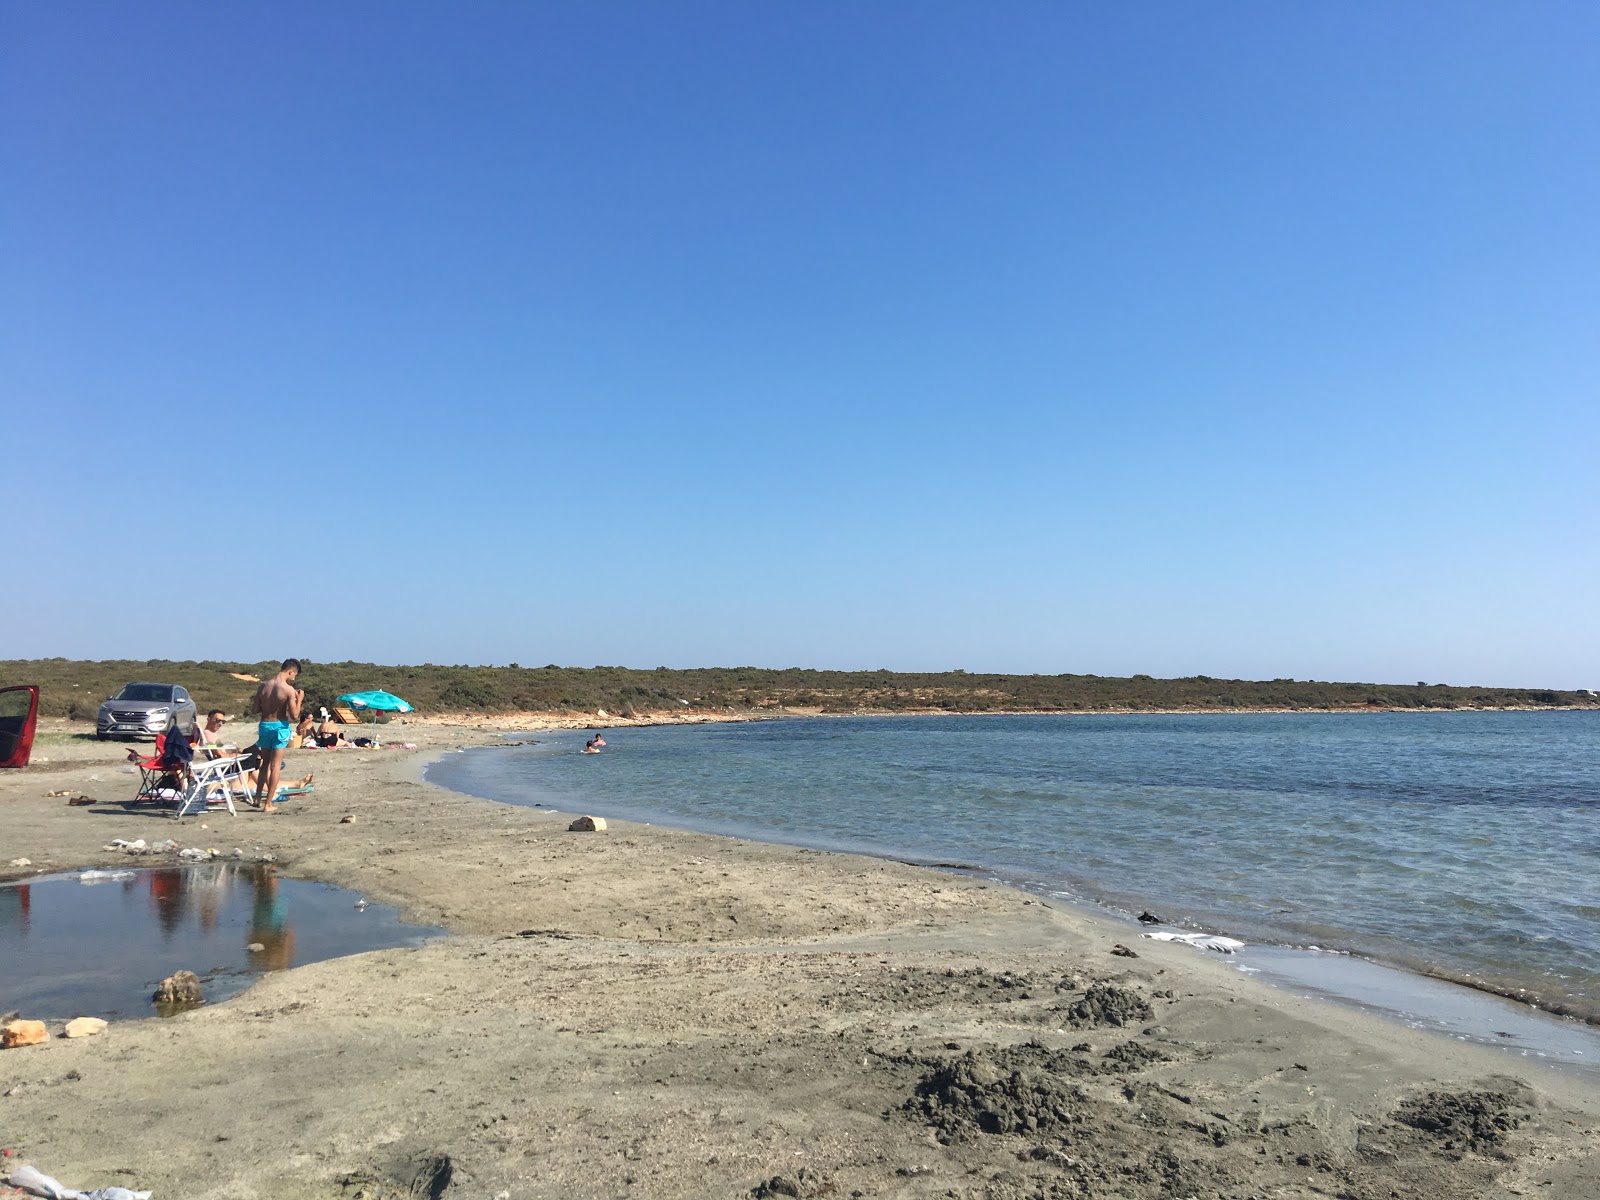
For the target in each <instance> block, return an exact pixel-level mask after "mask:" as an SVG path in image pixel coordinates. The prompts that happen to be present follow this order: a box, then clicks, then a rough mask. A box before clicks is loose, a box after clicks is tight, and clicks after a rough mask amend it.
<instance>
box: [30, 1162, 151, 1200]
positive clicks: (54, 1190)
mask: <svg viewBox="0 0 1600 1200" xmlns="http://www.w3.org/2000/svg"><path fill="white" fill-rule="evenodd" d="M6 1182H7V1183H8V1184H10V1185H11V1186H12V1187H14V1188H21V1189H22V1190H23V1191H25V1192H27V1193H28V1194H29V1195H30V1196H43V1197H44V1198H45V1200H150V1193H149V1192H135V1191H131V1190H130V1189H128V1188H125V1187H105V1188H95V1190H94V1191H92V1192H80V1191H78V1190H77V1189H76V1188H69V1187H63V1186H62V1185H61V1183H60V1182H59V1181H57V1180H55V1179H52V1178H50V1176H48V1175H46V1174H45V1173H44V1172H43V1171H41V1170H39V1169H38V1168H37V1167H26V1166H25V1167H13V1168H12V1171H11V1174H9V1175H7V1176H6Z"/></svg>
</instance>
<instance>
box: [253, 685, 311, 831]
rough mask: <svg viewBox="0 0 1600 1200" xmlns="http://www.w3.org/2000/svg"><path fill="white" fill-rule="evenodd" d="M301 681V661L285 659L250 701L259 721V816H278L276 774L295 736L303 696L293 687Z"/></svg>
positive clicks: (257, 772) (257, 782)
mask: <svg viewBox="0 0 1600 1200" xmlns="http://www.w3.org/2000/svg"><path fill="white" fill-rule="evenodd" d="M298 678H300V660H299V659H297V658H286V659H284V660H283V667H282V669H281V670H279V672H278V673H277V674H276V675H274V676H273V677H272V678H271V679H269V680H267V681H266V682H265V683H263V684H262V685H261V686H260V687H258V688H257V689H256V695H255V699H253V700H251V701H250V711H251V712H253V713H255V714H257V715H258V716H259V717H260V718H261V725H260V727H259V729H258V735H257V737H256V753H257V754H258V755H260V757H261V767H260V769H259V770H257V771H256V795H257V796H258V797H260V798H261V811H262V812H277V811H278V806H277V805H276V804H274V803H273V802H272V798H273V797H274V796H276V795H277V794H278V772H279V771H281V770H282V769H283V752H284V751H285V750H287V749H288V748H289V739H290V738H291V737H292V736H294V726H295V722H296V721H298V720H299V719H300V705H301V704H302V703H303V702H304V701H305V698H306V694H305V692H303V691H301V690H300V689H299V688H297V687H295V686H294V681H295V680H296V679H298Z"/></svg>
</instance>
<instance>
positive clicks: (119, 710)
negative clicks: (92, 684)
mask: <svg viewBox="0 0 1600 1200" xmlns="http://www.w3.org/2000/svg"><path fill="white" fill-rule="evenodd" d="M198 716H199V714H198V713H197V712H196V710H195V704H194V701H193V700H191V699H189V693H188V692H186V691H184V689H183V688H181V687H179V686H178V685H177V684H175V683H130V684H128V685H127V686H125V687H124V688H123V689H122V690H121V691H120V692H118V693H117V694H116V695H115V696H113V697H111V699H109V700H107V701H106V702H105V703H104V704H102V705H101V706H100V715H99V716H97V717H96V718H95V721H94V733H95V736H96V737H97V738H99V739H100V740H101V741H102V742H103V741H105V740H106V739H107V738H111V737H156V736H157V735H158V734H162V733H165V732H166V730H167V726H168V725H171V724H172V723H173V722H174V721H176V722H177V723H178V728H179V729H180V730H182V732H183V736H184V737H193V736H194V725H195V720H196V718H197V717H198Z"/></svg>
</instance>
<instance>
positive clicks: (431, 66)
mask: <svg viewBox="0 0 1600 1200" xmlns="http://www.w3.org/2000/svg"><path fill="white" fill-rule="evenodd" d="M4 26H5V31H4V36H3V37H0V114H3V116H0V161H3V162H5V163H6V164H7V167H6V178H5V181H4V185H3V186H0V239H3V241H0V245H3V247H4V259H3V270H0V395H3V396H4V398H5V401H4V406H5V410H6V412H7V414H8V415H7V417H6V424H5V430H6V433H5V438H4V446H5V454H4V461H5V464H6V477H7V481H8V484H9V490H10V491H11V493H12V495H13V497H15V498H16V500H17V501H18V502H20V512H19V516H20V517H21V519H20V520H19V521H17V522H16V523H15V524H13V525H12V526H11V533H10V538H9V546H10V549H9V550H8V554H7V558H8V561H9V562H10V563H12V564H13V565H14V566H17V567H20V570H18V571H17V572H16V574H15V575H14V576H13V579H16V578H18V577H21V578H25V579H26V581H27V583H28V586H27V587H25V588H17V587H15V586H12V587H8V588H6V589H4V598H3V599H0V657H31V656H42V655H56V654H59V655H67V656H71V657H93V658H109V657H133V658H146V657H174V658H193V659H204V658H218V659H242V660H256V659H262V658H272V657H279V656H282V655H286V654H298V655H302V656H306V657H310V658H314V659H322V660H331V659H346V658H353V659H375V660H380V661H391V662H394V661H399V662H424V661H431V662H443V663H454V662H492V663H505V662H511V661H517V662H521V663H523V664H525V665H527V664H534V663H545V662H557V663H563V664H572V665H591V664H596V663H620V664H625V665H632V666H640V667H653V666H657V665H669V666H702V665H743V664H753V665H763V666H790V665H799V666H819V667H840V668H853V667H861V668H876V667H889V668H894V669H908V670H921V669H945V668H952V667H963V668H965V669H967V670H999V671H1017V672H1051V673H1053V672H1059V671H1075V672H1094V673H1099V674H1129V673H1133V672H1140V671H1142V672H1148V673H1151V674H1155V675H1187V674H1195V673H1203V674H1208V675H1214V676H1245V677H1269V678H1270V677H1276V676H1293V677H1297V678H1302V679H1304V678H1315V679H1358V680H1379V681H1402V682H1409V681H1413V680H1416V679H1427V680H1429V681H1434V682H1453V683H1463V684H1467V683H1482V684H1504V685H1536V684H1537V685H1549V686H1600V633H1597V623H1596V621H1595V614H1596V611H1597V598H1600V567H1597V562H1600V555H1597V554H1596V541H1597V538H1596V530H1597V528H1600V520H1597V517H1600V483H1597V473H1596V460H1597V455H1596V449H1597V446H1600V417H1597V404H1596V400H1597V397H1600V338H1597V337H1596V332H1597V329H1600V223H1597V222H1596V219H1595V214H1596V213H1597V212H1600V135H1597V134H1596V132H1595V122H1594V116H1595V114H1596V113H1597V112H1600V77H1597V75H1596V73H1595V72H1594V70H1593V59H1592V51H1593V47H1594V46H1595V45H1596V44H1597V41H1600V8H1596V7H1595V6H1593V5H1591V4H1587V3H1583V4H1578V3H1573V4H1561V3H1550V4H1541V5H1537V6H1514V5H1507V4H1503V3H1494V4H1474V3H1462V4H1456V5H1451V6H1448V7H1444V8H1441V7H1440V6H1438V5H1436V4H1403V3H1401V4H1391V5H1383V6H1357V7H1355V8H1351V7H1349V6H1311V5H1282V4H1276V3H1273V4H1268V3H1260V4H1248V3H1241V4H1232V5H1225V6H1198V5H1193V4H1178V3H1171V4H1160V3H1152V4H1141V5H1125V6H1106V5H1090V4H1057V3H1049V4H1045V3H1015V4H1007V5H998V6H995V5H977V4H948V3H918V4H888V3H885V4H867V5H846V4H842V3H805V4H800V3H762V4H748V3H746V4H731V3H730V4H707V3H701V4H696V3H679V4H671V5H664V4H634V3H604V4H580V3H563V4H531V3H530V4H504V3H463V4H455V5H430V4H420V3H406V4H391V3H385V4H360V3H341V4H337V5H312V4H288V3H286V4H273V5H265V4H238V5H214V4H203V3H192V4H171V3H150V4H141V5H124V4H73V5H53V6H37V5H35V6H23V5H13V6H10V7H9V8H8V10H7V12H6V14H5V16H4ZM168 526H186V527H188V528H189V529H190V530H191V531H192V534H193V536H194V538H195V540H194V542H193V543H192V545H191V547H190V549H191V550H192V553H193V562H192V563H190V562H187V561H186V562H185V563H184V564H183V565H182V566H181V567H178V568H176V569H169V568H163V567H161V566H159V565H157V564H158V562H159V555H158V547H160V546H161V545H162V543H163V534H162V532H161V531H162V530H163V528H165V527H168Z"/></svg>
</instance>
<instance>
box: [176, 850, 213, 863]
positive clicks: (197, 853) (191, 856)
mask: <svg viewBox="0 0 1600 1200" xmlns="http://www.w3.org/2000/svg"><path fill="white" fill-rule="evenodd" d="M215 853H216V851H214V850H202V849H200V847H198V846H186V847H184V849H182V850H179V851H178V857H179V858H181V859H183V860H184V862H205V861H206V860H207V859H209V858H210V857H211V856H212V855H213V854H215Z"/></svg>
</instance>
